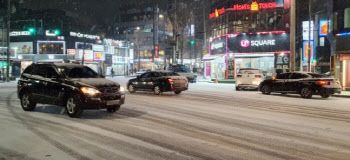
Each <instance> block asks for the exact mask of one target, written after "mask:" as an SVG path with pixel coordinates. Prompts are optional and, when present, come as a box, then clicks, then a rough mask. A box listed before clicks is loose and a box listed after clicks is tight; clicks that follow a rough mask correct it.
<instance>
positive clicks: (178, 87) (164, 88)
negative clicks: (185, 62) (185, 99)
mask: <svg viewBox="0 0 350 160" xmlns="http://www.w3.org/2000/svg"><path fill="white" fill-rule="evenodd" d="M126 86H127V87H128V90H129V92H130V93H134V92H135V91H153V92H154V94H156V95H159V94H161V93H162V92H171V91H173V92H175V94H180V93H181V92H182V91H185V90H188V79H187V78H186V77H183V76H180V75H178V74H177V73H174V72H169V71H151V72H146V73H144V74H142V75H141V76H137V78H134V79H130V80H129V82H128V83H127V84H126Z"/></svg>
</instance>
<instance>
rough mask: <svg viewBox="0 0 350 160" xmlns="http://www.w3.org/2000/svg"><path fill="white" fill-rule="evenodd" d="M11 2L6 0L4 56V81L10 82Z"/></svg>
mask: <svg viewBox="0 0 350 160" xmlns="http://www.w3.org/2000/svg"><path fill="white" fill-rule="evenodd" d="M10 25H11V1H10V0H7V27H6V28H7V34H6V36H7V56H6V62H7V66H6V81H7V82H10V49H11V47H10V41H11V39H10V28H11V26H10Z"/></svg>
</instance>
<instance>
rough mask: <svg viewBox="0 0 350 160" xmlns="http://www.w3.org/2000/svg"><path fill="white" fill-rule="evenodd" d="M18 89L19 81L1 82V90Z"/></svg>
mask: <svg viewBox="0 0 350 160" xmlns="http://www.w3.org/2000/svg"><path fill="white" fill-rule="evenodd" d="M16 87H17V80H16V81H10V82H3V81H1V82H0V88H16Z"/></svg>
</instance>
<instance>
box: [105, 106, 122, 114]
mask: <svg viewBox="0 0 350 160" xmlns="http://www.w3.org/2000/svg"><path fill="white" fill-rule="evenodd" d="M119 109H120V105H115V106H112V107H108V108H107V112H109V113H114V112H117V111H118V110H119Z"/></svg>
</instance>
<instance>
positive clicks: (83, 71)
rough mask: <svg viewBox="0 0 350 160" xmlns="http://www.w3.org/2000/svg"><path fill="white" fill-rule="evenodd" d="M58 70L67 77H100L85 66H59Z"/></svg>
mask: <svg viewBox="0 0 350 160" xmlns="http://www.w3.org/2000/svg"><path fill="white" fill-rule="evenodd" d="M58 70H59V71H60V72H61V73H63V74H64V75H65V76H66V77H68V78H101V76H99V75H98V74H97V73H96V72H95V71H93V70H92V69H91V68H89V67H86V66H79V67H67V66H62V67H59V68H58Z"/></svg>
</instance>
